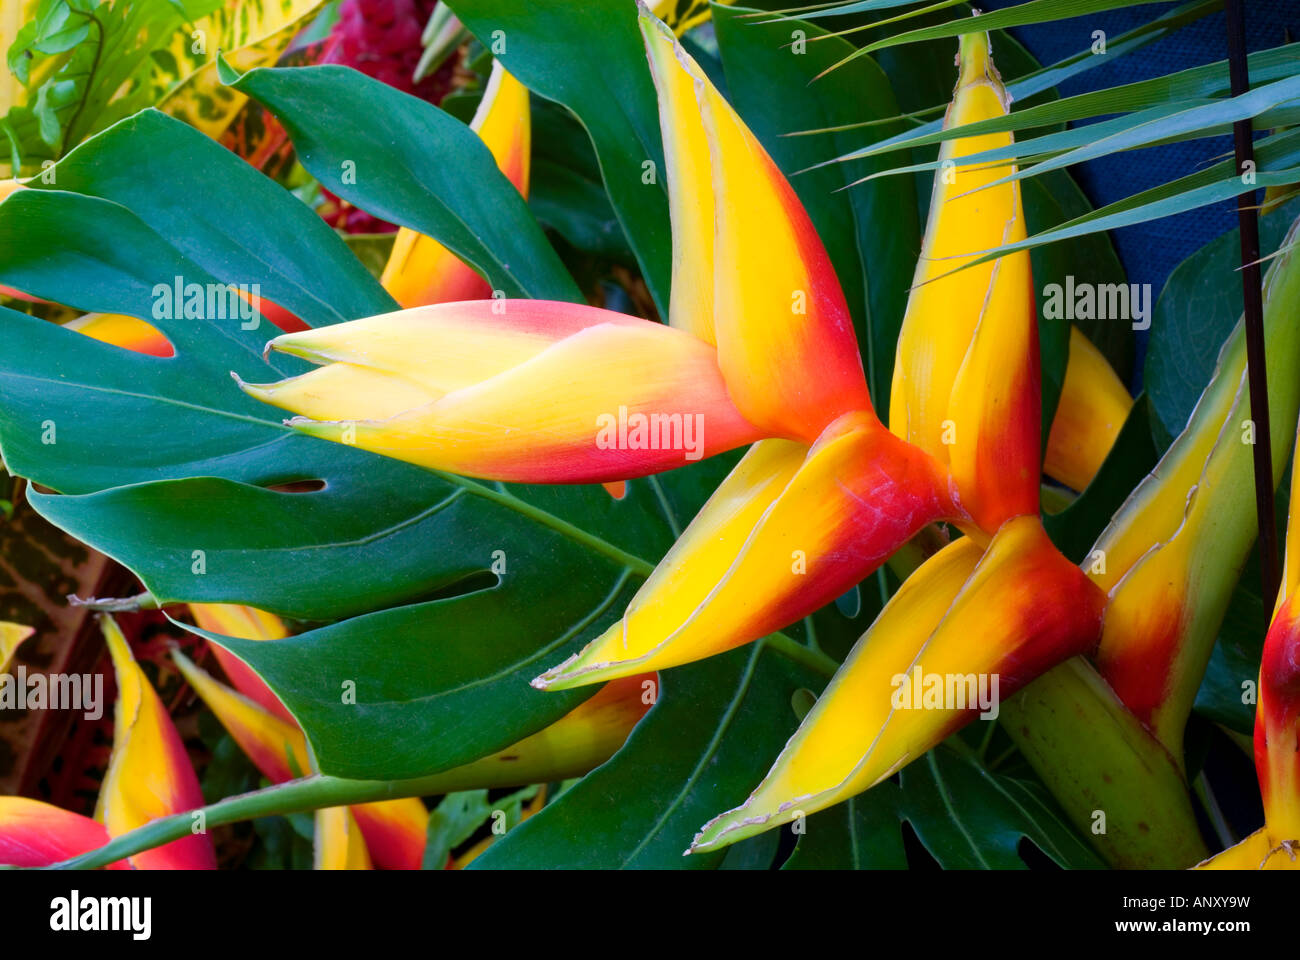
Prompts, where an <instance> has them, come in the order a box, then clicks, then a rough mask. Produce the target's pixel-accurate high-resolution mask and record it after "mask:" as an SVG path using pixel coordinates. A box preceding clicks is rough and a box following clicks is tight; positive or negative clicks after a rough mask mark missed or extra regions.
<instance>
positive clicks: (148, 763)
mask: <svg viewBox="0 0 1300 960" xmlns="http://www.w3.org/2000/svg"><path fill="white" fill-rule="evenodd" d="M100 624H101V625H102V627H103V631H104V636H105V638H106V639H107V641H108V650H109V654H110V655H111V657H112V659H113V667H114V669H115V671H116V675H117V706H116V712H115V714H114V723H113V754H112V757H111V759H110V760H109V764H108V771H107V772H106V773H105V774H104V782H103V784H102V785H101V787H100V794H99V803H98V805H97V806H96V809H95V818H96V819H97V820H99V821H100V822H102V823H103V824H104V826H105V827H106V828H107V829H108V833H109V835H110V836H113V837H117V836H121V835H122V834H124V833H127V832H129V831H131V830H134V829H135V828H136V827H140V826H143V825H144V824H146V823H148V822H149V821H151V820H156V819H158V818H159V817H165V816H168V815H169V814H173V813H182V812H184V811H186V810H196V809H198V808H199V807H202V806H203V794H202V792H201V791H200V790H199V781H198V777H196V776H195V774H194V768H193V767H191V766H190V761H189V757H188V756H187V755H186V752H185V747H184V745H183V744H182V743H181V738H180V736H179V735H178V734H177V733H176V728H175V727H174V726H173V725H172V721H171V717H169V716H168V714H167V708H166V707H165V706H164V705H163V702H162V700H161V699H159V697H158V694H157V693H156V692H155V691H154V689H153V687H152V686H150V684H149V681H148V679H147V678H146V677H145V675H144V671H143V670H141V669H140V665H139V664H137V663H136V662H135V658H134V657H132V656H131V648H130V646H129V645H128V644H127V641H126V637H124V636H123V635H122V631H121V630H119V629H118V626H117V624H116V623H114V622H113V619H112V618H111V617H109V616H107V615H105V616H101V617H100ZM130 859H131V864H132V865H133V866H135V867H136V868H138V869H142V870H157V869H161V870H187V869H208V870H213V869H216V865H217V864H216V856H215V854H214V853H213V850H212V841H211V840H210V839H209V837H208V835H207V833H206V832H202V831H201V830H200V831H199V832H196V833H192V834H191V835H190V836H188V837H184V838H182V839H180V840H173V841H172V842H171V843H168V844H165V845H164V846H161V847H158V848H156V849H154V850H146V851H144V852H143V853H137V854H135V855H134V856H133V857H131V858H130Z"/></svg>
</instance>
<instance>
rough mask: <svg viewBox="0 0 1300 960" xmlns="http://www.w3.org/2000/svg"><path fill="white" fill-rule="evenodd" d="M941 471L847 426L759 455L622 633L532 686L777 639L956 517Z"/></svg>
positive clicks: (863, 422)
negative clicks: (923, 532) (927, 529)
mask: <svg viewBox="0 0 1300 960" xmlns="http://www.w3.org/2000/svg"><path fill="white" fill-rule="evenodd" d="M944 489H945V486H944V483H943V478H942V476H941V475H940V472H939V471H938V469H937V468H936V465H935V463H934V461H933V460H932V459H931V458H930V457H928V456H926V455H925V454H924V453H922V452H921V451H919V450H917V449H916V448H914V447H910V446H908V445H907V444H906V443H904V442H902V441H900V440H898V439H897V438H896V437H894V436H893V435H892V434H890V433H889V432H888V431H886V430H883V429H880V428H879V423H878V422H877V421H875V420H874V418H873V417H872V416H871V414H870V413H867V412H858V413H849V414H845V415H844V416H843V417H841V418H840V419H839V420H837V421H836V422H835V423H834V424H832V425H831V426H830V427H829V428H827V430H826V431H825V433H823V435H822V437H821V439H819V440H818V441H817V443H815V444H813V446H812V447H811V448H808V447H805V446H804V445H803V444H799V443H795V442H793V441H789V440H764V441H762V442H761V443H758V444H756V445H755V446H754V447H752V448H751V449H750V451H749V453H747V454H746V455H745V457H744V458H743V459H742V460H741V462H740V463H739V464H737V466H736V468H735V469H734V470H733V471H732V472H731V474H730V475H729V476H728V477H727V478H726V479H725V480H724V481H723V482H722V484H721V485H720V486H719V487H718V489H717V490H716V491H715V492H714V494H713V496H712V497H710V498H709V501H708V503H706V504H705V505H704V507H703V509H701V510H700V512H699V514H698V515H697V516H696V517H695V519H694V520H693V521H692V522H691V524H690V526H688V527H687V529H686V531H685V532H684V533H683V534H682V536H681V537H680V538H679V539H678V541H677V543H676V544H674V546H673V548H672V549H671V550H670V551H669V552H668V554H667V556H665V557H664V559H663V560H662V561H661V562H660V564H659V566H658V567H657V568H656V570H655V572H654V573H653V574H652V575H651V577H650V579H648V580H647V581H646V582H645V584H644V585H643V586H642V587H641V589H640V590H639V591H638V592H637V595H636V596H635V597H634V598H633V600H632V603H631V605H630V606H629V607H628V610H627V613H626V614H625V615H624V617H623V619H622V620H621V621H619V622H618V623H616V624H614V625H613V626H612V627H610V628H609V630H607V631H606V632H605V633H604V634H603V635H602V636H601V637H599V638H597V639H596V640H594V641H592V642H591V643H589V644H588V645H587V646H586V647H584V648H583V649H582V650H581V651H580V652H578V653H577V654H575V655H574V656H573V657H571V658H570V659H569V660H567V661H565V662H564V663H562V664H560V665H559V666H557V667H554V668H553V669H551V670H548V671H547V672H546V673H544V674H542V675H541V676H540V677H538V678H537V679H536V680H534V681H533V686H535V687H538V688H541V689H565V688H568V687H573V686H581V685H583V684H587V683H592V682H594V681H596V680H604V679H612V678H613V677H617V676H625V675H627V674H628V673H630V672H633V671H639V670H660V669H663V668H665V667H671V666H676V665H678V664H681V663H689V662H690V661H692V660H698V659H700V658H702V657H706V656H710V655H712V654H715V653H720V652H722V651H724V650H728V649H730V648H732V647H735V646H739V645H740V644H743V643H748V642H749V641H751V640H754V639H757V638H758V637H761V636H764V635H766V634H768V633H771V632H772V631H773V630H777V629H780V628H781V627H784V626H785V625H786V624H789V623H791V622H793V621H795V620H798V619H799V618H800V617H802V616H804V615H806V614H807V613H809V612H811V611H812V610H815V609H817V608H819V607H821V606H824V605H825V604H827V603H830V602H832V601H833V600H834V599H835V598H836V597H837V596H839V595H840V594H842V593H843V592H844V591H845V590H847V589H848V588H849V587H851V586H852V585H853V584H855V583H857V582H858V581H859V580H861V579H862V578H863V577H864V576H865V575H866V573H867V572H870V571H871V570H874V569H875V568H876V567H877V566H879V565H880V564H881V563H882V562H884V560H885V559H887V558H888V556H889V555H890V554H891V553H893V552H894V550H896V549H897V548H898V547H899V545H901V544H902V543H904V542H906V541H907V540H908V539H909V538H910V537H911V536H912V534H913V533H915V532H916V529H917V526H918V524H917V523H916V519H917V518H934V517H938V516H945V515H951V514H952V513H953V512H954V508H953V506H952V504H951V501H949V500H946V499H944V498H943V496H942V491H943V490H944Z"/></svg>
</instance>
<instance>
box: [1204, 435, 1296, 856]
mask: <svg viewBox="0 0 1300 960" xmlns="http://www.w3.org/2000/svg"><path fill="white" fill-rule="evenodd" d="M1297 444H1298V445H1300V437H1297ZM1286 539H1287V542H1286V561H1285V564H1284V566H1283V569H1282V583H1281V586H1280V587H1279V589H1278V595H1277V603H1276V604H1275V605H1274V608H1273V622H1272V624H1271V625H1270V627H1269V630H1268V635H1267V636H1266V637H1265V638H1264V652H1263V656H1262V657H1261V660H1260V665H1259V690H1258V702H1257V703H1256V706H1255V771H1256V774H1257V775H1258V777H1259V792H1260V795H1261V797H1262V798H1263V800H1264V826H1263V827H1261V828H1260V829H1259V830H1257V831H1255V832H1254V833H1253V834H1251V835H1250V836H1248V837H1247V838H1246V839H1244V840H1242V841H1241V842H1240V843H1238V844H1236V845H1235V846H1232V847H1229V848H1228V849H1227V850H1225V851H1223V852H1222V853H1220V854H1219V855H1218V856H1215V857H1211V858H1210V859H1209V860H1207V861H1205V862H1204V863H1202V864H1200V866H1201V867H1203V868H1209V869H1220V870H1224V869H1229V870H1260V869H1264V870H1279V869H1281V870H1295V869H1300V859H1297V857H1298V856H1300V473H1295V472H1294V471H1293V472H1292V476H1291V511H1290V516H1289V517H1288V519H1287V538H1286Z"/></svg>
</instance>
